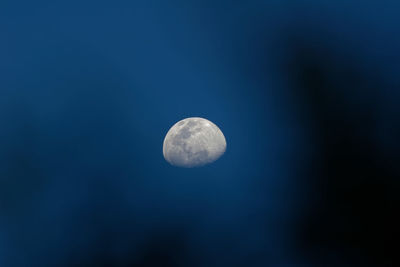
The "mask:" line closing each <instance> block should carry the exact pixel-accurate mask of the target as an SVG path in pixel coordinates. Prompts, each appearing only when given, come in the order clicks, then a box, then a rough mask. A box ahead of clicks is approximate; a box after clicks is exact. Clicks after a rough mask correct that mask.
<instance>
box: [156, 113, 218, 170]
mask: <svg viewBox="0 0 400 267" xmlns="http://www.w3.org/2000/svg"><path fill="white" fill-rule="evenodd" d="M225 150H226V140H225V136H224V134H223V133H222V132H221V130H220V129H219V128H218V126H217V125H215V124H214V123H212V122H211V121H209V120H206V119H203V118H196V117H194V118H187V119H184V120H181V121H178V122H177V123H175V125H174V126H172V127H171V129H169V131H168V133H167V135H166V136H165V139H164V145H163V154H164V158H165V160H166V161H168V162H169V163H170V164H172V165H174V166H179V167H187V168H190V167H197V166H202V165H205V164H208V163H211V162H214V161H216V160H217V159H218V158H219V157H221V156H222V154H224V152H225Z"/></svg>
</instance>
